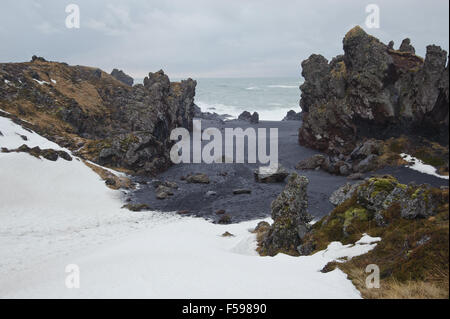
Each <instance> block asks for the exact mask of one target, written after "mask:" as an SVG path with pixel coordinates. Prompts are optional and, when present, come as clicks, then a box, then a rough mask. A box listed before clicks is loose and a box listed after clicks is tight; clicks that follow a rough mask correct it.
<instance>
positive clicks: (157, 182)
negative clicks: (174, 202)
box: [151, 179, 163, 188]
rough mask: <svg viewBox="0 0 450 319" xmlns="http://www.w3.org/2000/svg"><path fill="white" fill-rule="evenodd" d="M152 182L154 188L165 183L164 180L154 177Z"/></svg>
mask: <svg viewBox="0 0 450 319" xmlns="http://www.w3.org/2000/svg"><path fill="white" fill-rule="evenodd" d="M151 183H152V186H153V187H154V188H157V187H159V186H161V185H162V184H163V182H161V181H160V180H159V179H154V180H152V182H151Z"/></svg>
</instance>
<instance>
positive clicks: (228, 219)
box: [218, 214, 231, 225]
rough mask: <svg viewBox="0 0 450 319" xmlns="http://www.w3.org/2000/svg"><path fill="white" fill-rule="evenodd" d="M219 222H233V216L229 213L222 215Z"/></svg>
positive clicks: (224, 223)
mask: <svg viewBox="0 0 450 319" xmlns="http://www.w3.org/2000/svg"><path fill="white" fill-rule="evenodd" d="M218 223H219V224H222V225H226V224H231V216H230V215H228V214H224V215H222V216H221V217H220V219H219V221H218Z"/></svg>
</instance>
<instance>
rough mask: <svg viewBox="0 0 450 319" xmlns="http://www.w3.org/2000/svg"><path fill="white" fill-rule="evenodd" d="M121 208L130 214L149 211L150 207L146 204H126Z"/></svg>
mask: <svg viewBox="0 0 450 319" xmlns="http://www.w3.org/2000/svg"><path fill="white" fill-rule="evenodd" d="M122 208H126V209H128V210H130V211H132V212H140V211H143V210H149V209H150V207H149V206H148V205H147V204H127V205H124V206H123V207H122Z"/></svg>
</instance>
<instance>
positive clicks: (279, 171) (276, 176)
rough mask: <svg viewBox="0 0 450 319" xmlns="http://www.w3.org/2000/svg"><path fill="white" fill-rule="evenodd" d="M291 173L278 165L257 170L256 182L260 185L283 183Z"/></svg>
mask: <svg viewBox="0 0 450 319" xmlns="http://www.w3.org/2000/svg"><path fill="white" fill-rule="evenodd" d="M288 175H289V173H288V172H287V171H286V169H285V168H284V167H283V166H281V165H280V164H278V165H271V166H264V167H260V168H258V169H256V170H255V172H254V176H255V181H256V182H258V183H282V182H283V181H284V180H285V179H286V177H288Z"/></svg>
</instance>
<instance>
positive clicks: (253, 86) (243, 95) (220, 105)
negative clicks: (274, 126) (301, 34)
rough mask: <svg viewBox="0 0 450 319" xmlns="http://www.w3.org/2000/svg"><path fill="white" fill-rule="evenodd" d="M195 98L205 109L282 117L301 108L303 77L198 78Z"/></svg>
mask: <svg viewBox="0 0 450 319" xmlns="http://www.w3.org/2000/svg"><path fill="white" fill-rule="evenodd" d="M197 83H198V84H197V90H196V95H195V96H196V97H195V101H196V104H197V105H198V106H199V107H200V108H201V109H202V111H203V112H216V113H219V114H229V115H231V116H232V117H235V118H236V117H238V116H239V114H241V113H242V112H243V111H249V112H251V113H253V112H255V111H256V112H258V113H259V117H260V120H266V121H280V120H282V119H283V118H284V117H285V116H286V113H287V112H288V111H289V110H294V111H296V112H300V106H299V101H300V89H299V86H300V84H301V82H300V79H296V78H251V79H245V78H233V79H222V78H220V79H206V78H204V79H198V80H197Z"/></svg>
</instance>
